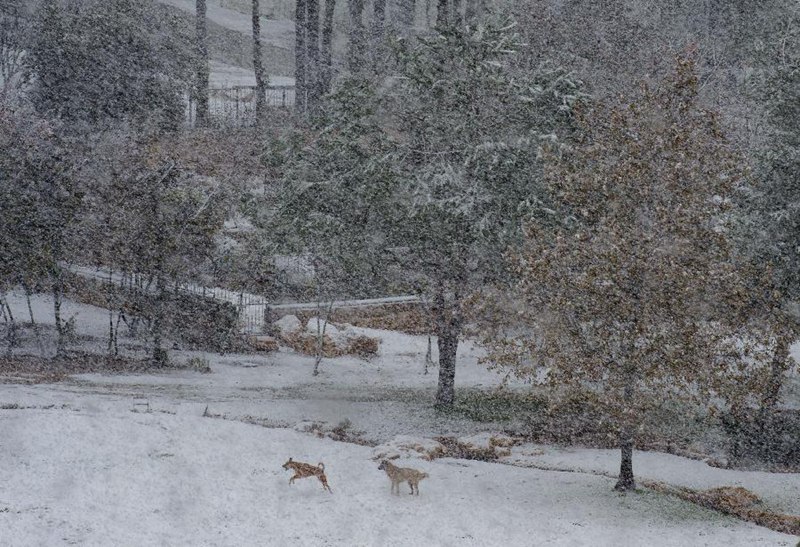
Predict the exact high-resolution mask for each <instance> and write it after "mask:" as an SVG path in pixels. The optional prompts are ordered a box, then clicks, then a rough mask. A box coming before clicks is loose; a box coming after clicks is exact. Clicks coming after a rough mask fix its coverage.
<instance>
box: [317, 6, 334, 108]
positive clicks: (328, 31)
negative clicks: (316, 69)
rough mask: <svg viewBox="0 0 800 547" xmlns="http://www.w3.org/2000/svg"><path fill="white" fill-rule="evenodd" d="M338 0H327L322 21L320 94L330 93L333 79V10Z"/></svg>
mask: <svg viewBox="0 0 800 547" xmlns="http://www.w3.org/2000/svg"><path fill="white" fill-rule="evenodd" d="M335 7H336V0H325V17H324V20H323V23H322V51H321V52H320V57H321V61H320V65H321V67H320V68H321V75H320V91H319V93H320V95H324V94H326V93H329V92H330V90H331V81H332V80H333V53H332V47H333V46H332V43H333V11H334V8H335Z"/></svg>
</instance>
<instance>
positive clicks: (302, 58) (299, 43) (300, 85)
mask: <svg viewBox="0 0 800 547" xmlns="http://www.w3.org/2000/svg"><path fill="white" fill-rule="evenodd" d="M294 94H295V98H294V109H295V112H296V113H297V114H298V115H301V116H303V115H305V113H306V110H307V100H306V95H307V91H306V0H297V3H296V5H295V12H294Z"/></svg>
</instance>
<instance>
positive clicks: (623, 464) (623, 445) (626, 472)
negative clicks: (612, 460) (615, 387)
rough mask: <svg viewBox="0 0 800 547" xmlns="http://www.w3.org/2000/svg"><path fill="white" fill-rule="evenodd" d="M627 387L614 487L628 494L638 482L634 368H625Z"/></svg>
mask: <svg viewBox="0 0 800 547" xmlns="http://www.w3.org/2000/svg"><path fill="white" fill-rule="evenodd" d="M624 374H625V387H624V392H623V408H624V410H623V412H624V413H625V414H626V416H623V418H622V424H621V426H620V430H619V446H620V451H621V460H620V465H619V479H618V480H617V484H616V485H615V486H614V490H618V491H620V492H626V491H628V490H634V489H635V488H636V482H635V481H634V478H633V431H634V427H633V424H632V423H631V416H632V414H633V392H634V384H635V382H636V375H635V370H634V369H633V367H631V366H629V365H626V366H625V372H624Z"/></svg>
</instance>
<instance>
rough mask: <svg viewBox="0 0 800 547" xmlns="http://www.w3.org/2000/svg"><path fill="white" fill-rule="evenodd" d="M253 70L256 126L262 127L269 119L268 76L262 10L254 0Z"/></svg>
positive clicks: (257, 0)
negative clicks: (265, 67)
mask: <svg viewBox="0 0 800 547" xmlns="http://www.w3.org/2000/svg"><path fill="white" fill-rule="evenodd" d="M252 16H253V70H254V71H255V73H256V125H258V126H259V127H262V126H263V125H264V123H265V122H266V119H267V74H266V71H265V70H264V50H263V49H262V48H261V8H260V6H259V0H253V14H252Z"/></svg>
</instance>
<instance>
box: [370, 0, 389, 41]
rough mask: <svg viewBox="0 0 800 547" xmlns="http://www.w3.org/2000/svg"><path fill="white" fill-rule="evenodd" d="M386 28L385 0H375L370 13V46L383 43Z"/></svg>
mask: <svg viewBox="0 0 800 547" xmlns="http://www.w3.org/2000/svg"><path fill="white" fill-rule="evenodd" d="M385 28H386V0H375V2H374V4H373V13H372V47H373V48H375V47H377V46H380V44H382V43H383V33H384V30H385Z"/></svg>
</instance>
